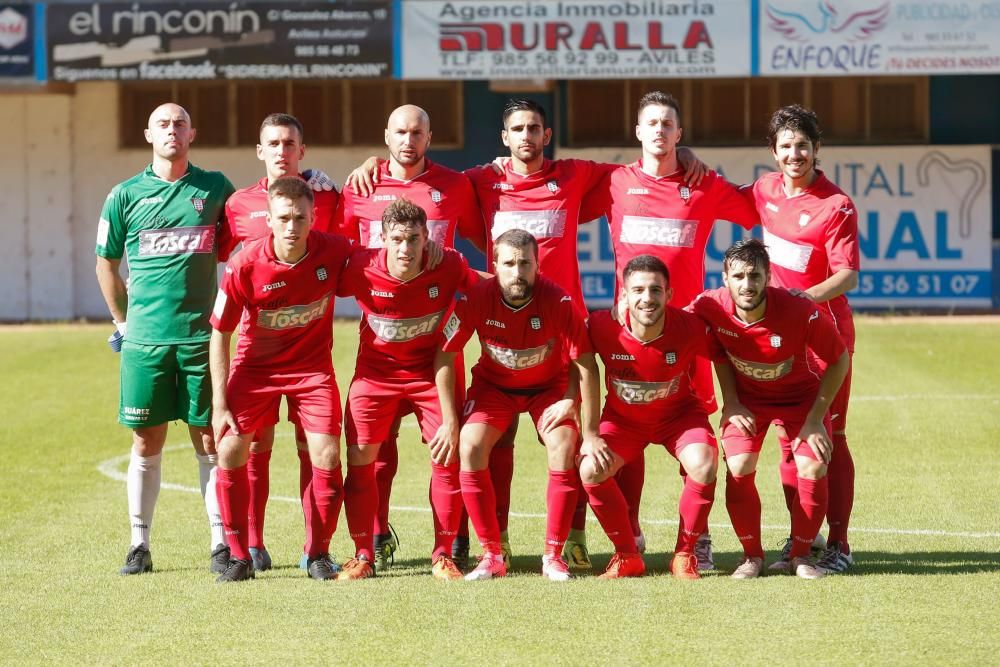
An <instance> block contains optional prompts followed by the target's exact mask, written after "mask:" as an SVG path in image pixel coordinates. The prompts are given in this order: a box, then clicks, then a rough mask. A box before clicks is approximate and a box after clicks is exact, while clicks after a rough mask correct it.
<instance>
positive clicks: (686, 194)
mask: <svg viewBox="0 0 1000 667" xmlns="http://www.w3.org/2000/svg"><path fill="white" fill-rule="evenodd" d="M680 195H681V199H683V200H684V201H685V202H687V200H689V199H691V188H689V187H688V186H686V185H682V186H681V188H680Z"/></svg>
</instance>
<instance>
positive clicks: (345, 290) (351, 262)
mask: <svg viewBox="0 0 1000 667" xmlns="http://www.w3.org/2000/svg"><path fill="white" fill-rule="evenodd" d="M367 259H368V258H367V256H365V255H364V254H363V253H360V252H359V253H352V254H351V255H350V257H349V258H348V260H347V265H346V266H344V270H343V271H341V273H340V278H339V279H338V280H337V296H340V297H348V296H355V295H356V294H357V293H358V288H359V286H360V284H361V281H362V277H363V276H364V273H365V265H366V264H367V263H368V262H367Z"/></svg>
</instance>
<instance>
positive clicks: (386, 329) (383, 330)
mask: <svg viewBox="0 0 1000 667" xmlns="http://www.w3.org/2000/svg"><path fill="white" fill-rule="evenodd" d="M443 315H444V311H438V312H436V313H432V314H430V315H424V316H423V317H411V318H407V319H391V318H388V317H379V316H378V315H368V317H367V318H366V319H367V321H368V326H370V327H371V328H372V331H373V332H374V333H375V336H376V337H377V338H378V339H379V340H384V341H385V342H387V343H403V342H406V341H408V340H413V339H414V338H418V337H420V336H426V335H427V334H431V333H434V332H435V331H436V330H437V325H438V323H439V322H440V321H441V317H442V316H443Z"/></svg>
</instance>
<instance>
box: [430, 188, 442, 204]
mask: <svg viewBox="0 0 1000 667" xmlns="http://www.w3.org/2000/svg"><path fill="white" fill-rule="evenodd" d="M431 201H432V202H434V203H435V204H440V203H441V193H440V192H438V191H437V190H431Z"/></svg>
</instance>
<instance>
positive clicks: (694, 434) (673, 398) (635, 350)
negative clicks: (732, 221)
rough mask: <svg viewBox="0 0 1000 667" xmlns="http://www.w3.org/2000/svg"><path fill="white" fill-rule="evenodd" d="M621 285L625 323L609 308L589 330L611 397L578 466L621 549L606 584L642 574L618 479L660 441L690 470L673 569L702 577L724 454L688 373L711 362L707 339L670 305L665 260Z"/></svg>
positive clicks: (635, 268)
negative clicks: (701, 361) (702, 551)
mask: <svg viewBox="0 0 1000 667" xmlns="http://www.w3.org/2000/svg"><path fill="white" fill-rule="evenodd" d="M622 282H623V285H624V292H625V293H624V299H625V303H626V305H627V307H628V309H627V311H626V313H625V317H624V319H625V321H624V323H623V324H619V323H618V322H616V321H615V320H614V319H613V318H612V317H611V314H610V313H608V312H606V311H604V312H596V313H594V314H593V315H591V317H590V321H589V323H588V326H589V328H590V340H591V344H592V345H593V347H594V351H595V352H596V353H597V354H599V355H600V356H601V359H602V361H603V362H604V372H605V383H606V385H607V390H608V393H607V400H606V402H605V404H604V413H603V414H602V415H601V426H600V432H601V438H603V440H600V439H598V440H594V441H593V443H594V445H596V446H588V445H585V446H584V448H583V449H582V450H581V454H583V457H582V458H581V460H580V476H581V477H582V479H583V488H584V489H585V490H586V491H587V495H588V496H589V497H590V506H591V508H592V509H593V510H594V514H595V515H596V516H597V519H598V521H600V522H601V526H603V527H604V532H606V533H607V534H608V537H609V538H610V539H611V541H612V543H613V544H614V545H615V553H614V556H612V558H611V562H610V563H609V564H608V569H607V571H606V572H605V573H604V574H602V575H601V578H602V579H618V578H621V577H637V576H640V575H642V574H643V573H644V572H645V571H646V566H645V565H644V564H643V560H642V556H640V555H639V553H638V549H637V547H636V541H635V537H634V536H633V533H632V529H631V525H630V522H629V517H628V506H627V504H626V501H625V497H624V496H623V495H622V492H621V489H620V488H619V487H618V483H617V481H616V480H615V474H616V473H617V472H618V471H619V470H620V469H621V468H622V467H623V466H625V465H627V464H628V463H630V462H631V461H633V460H636V459H637V458H639V457H641V456H642V455H643V450H644V449H645V448H646V446H647V445H648V444H649V443H650V442H655V443H661V444H663V445H664V447H666V449H667V451H668V452H670V454H671V455H673V456H674V457H675V458H676V459H677V460H678V461H679V462H680V464H681V466H683V468H684V472H685V475H684V490H683V492H681V497H680V526H679V527H678V529H677V543H676V547H675V551H674V558H673V561H672V562H671V565H670V571H671V572H672V573H673V575H674V576H675V577H678V578H681V579H699V578H700V575H699V574H698V559H697V557H696V556H695V554H694V551H695V545H696V543H697V541H698V537H699V536H700V535H701V534H702V533H703V532H705V531H706V530H707V529H708V515H709V513H710V512H711V511H712V503H713V502H714V499H715V474H716V471H717V469H718V459H719V449H718V445H717V444H716V441H715V435H714V434H713V433H712V427H711V425H710V424H709V422H708V414H707V413H706V412H705V408H704V402H703V401H702V400H701V399H699V398H698V397H697V395H696V394H695V393H694V391H693V390H692V387H691V380H690V377H689V372H688V369H689V367H690V365H691V362H692V361H693V360H694V358H695V357H696V356H699V355H700V356H702V357H708V356H709V352H708V350H709V345H710V343H711V338H710V334H709V333H708V331H707V330H706V328H705V323H704V322H703V321H702V320H701V319H699V318H698V317H697V316H696V315H693V314H691V313H688V312H685V311H683V310H680V309H679V308H675V307H673V306H668V305H667V303H668V302H669V301H670V299H671V297H672V290H671V289H670V277H669V273H668V271H667V267H666V265H665V264H664V263H663V262H662V261H661V260H660V259H658V258H656V257H653V256H652V255H639V256H637V257H634V258H633V259H632V260H631V261H629V263H628V264H627V265H626V266H625V268H624V270H623V273H622Z"/></svg>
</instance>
